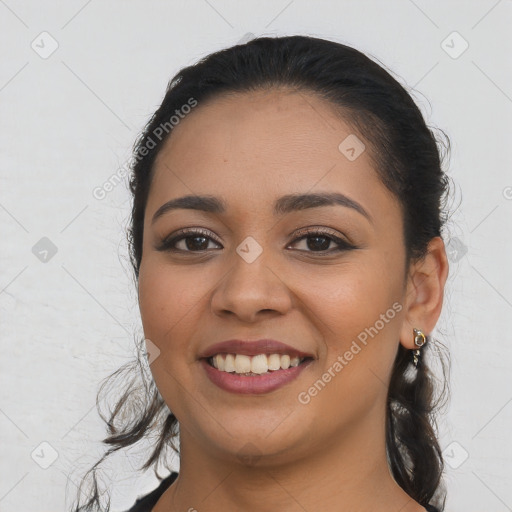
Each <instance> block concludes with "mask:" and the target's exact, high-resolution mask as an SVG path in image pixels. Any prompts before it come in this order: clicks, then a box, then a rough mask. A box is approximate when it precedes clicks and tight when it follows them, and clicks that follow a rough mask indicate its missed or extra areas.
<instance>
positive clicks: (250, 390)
mask: <svg viewBox="0 0 512 512" xmlns="http://www.w3.org/2000/svg"><path fill="white" fill-rule="evenodd" d="M311 362H312V359H308V360H306V361H304V362H303V363H302V364H299V365H298V366H291V367H290V368H287V369H286V370H283V369H281V370H275V371H271V372H268V373H264V374H262V375H255V376H248V377H244V376H242V375H238V374H236V373H229V372H221V371H220V370H217V368H214V367H213V366H211V365H210V364H209V363H208V361H207V360H206V359H201V364H202V365H203V368H204V369H205V371H206V375H208V377H209V379H210V380H211V381H212V382H213V383H214V384H216V385H217V386H218V387H219V388H221V389H223V390H224V391H229V392H231V393H241V394H261V393H269V392H270V391H274V390H275V389H279V388H280V387H281V386H284V385H285V384H287V383H288V382H290V381H292V380H293V379H296V378H297V377H298V375H299V374H300V373H301V372H302V370H304V369H305V368H306V367H307V366H309V363H311Z"/></svg>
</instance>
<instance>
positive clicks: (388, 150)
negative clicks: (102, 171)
mask: <svg viewBox="0 0 512 512" xmlns="http://www.w3.org/2000/svg"><path fill="white" fill-rule="evenodd" d="M272 87H286V88H293V89H295V90H298V91H305V92H313V93H315V94H317V95H318V96H320V97H321V98H324V99H326V100H327V101H329V102H330V103H331V105H332V106H333V109H335V111H336V112H338V113H339V115H340V116H342V117H343V118H344V120H345V121H346V122H347V123H348V124H349V125H350V126H351V127H352V128H353V129H354V131H355V132H356V133H358V134H359V135H360V136H361V138H363V139H364V140H365V141H366V142H368V144H369V145H370V148H371V151H370V155H371V157H372V158H373V162H374V166H375V169H376V171H377V172H378V174H379V176H380V178H381V180H382V182H383V183H384V184H385V185H386V187H387V188H388V189H389V190H390V192H391V193H393V194H394V195H395V197H396V198H397V199H398V200H399V202H400V204H401V207H402V211H403V219H404V239H405V245H406V256H407V258H406V260H407V265H409V263H410V262H411V261H412V260H415V259H418V258H421V257H422V256H424V255H425V253H426V250H427V245H428V243H429V241H430V240H431V239H432V238H433V237H436V236H440V235H441V229H442V227H443V224H444V223H445V220H446V218H445V213H444V208H443V206H444V202H443V201H444V199H445V196H446V193H447V190H448V179H447V177H446V175H445V173H444V172H443V170H442V166H441V160H442V158H441V156H440V154H441V151H440V149H441V147H440V146H443V144H442V143H441V141H439V140H437V139H436V137H435V136H434V134H433V131H432V130H431V129H429V128H428V127H427V125H426V124H425V120H424V118H423V116H422V114H421V112H420V110H419V108H418V107H417V105H416V104H415V102H414V101H413V99H412V97H411V96H410V94H409V93H408V92H407V91H406V90H405V88H404V87H403V86H402V85H401V84H400V83H399V82H398V81H397V80H396V79H395V78H393V77H392V76H391V74H390V73H389V72H388V71H386V70H385V69H384V67H383V66H381V65H378V64H377V63H376V62H374V61H373V60H371V59H370V58H369V57H367V56H366V55H364V54H363V53H361V52H359V51H358V50H356V49H354V48H351V47H349V46H346V45H343V44H340V43H337V42H333V41H328V40H324V39H319V38H314V37H308V36H287V37H261V38H256V39H253V40H251V41H249V42H248V43H246V44H240V45H236V46H233V47H230V48H227V49H224V50H221V51H218V52H215V53H212V54H211V55H208V56H207V57H205V58H203V59H202V60H200V61H199V62H198V63H196V64H194V65H192V66H189V67H186V68H184V69H182V70H181V71H179V72H178V73H177V75H176V76H175V77H174V78H172V80H171V81H170V83H169V86H168V88H167V92H166V94H165V97H164V99H163V101H162V103H161V105H160V107H159V108H158V109H157V110H156V112H155V113H154V114H153V116H152V117H151V119H150V120H149V122H148V123H147V125H146V126H145V128H144V130H143V132H142V134H141V135H140V137H139V138H138V140H137V141H136V144H135V146H134V158H133V160H132V166H131V167H132V174H131V177H130V183H129V186H130V191H131V193H132V195H133V206H132V215H131V225H130V227H129V229H128V233H127V234H128V241H129V248H130V259H131V264H132V266H133V271H134V275H135V279H136V280H138V275H139V267H140V263H141V259H142V239H143V225H144V213H145V208H146V203H147V199H148V193H149V189H150V185H151V180H152V172H153V163H154V161H155V158H156V156H157V155H158V154H159V151H160V149H161V148H162V147H163V145H164V143H165V142H166V140H167V138H168V137H169V136H171V134H172V126H170V125H171V124H172V123H170V121H169V120H170V119H171V118H172V117H173V116H174V117H175V119H176V120H178V118H177V117H176V115H177V114H179V113H180V112H185V113H186V111H185V110H184V109H183V106H184V105H191V104H192V103H191V99H192V101H194V102H196V104H198V105H199V108H200V106H201V104H204V103H205V102H206V101H207V100H208V99H212V98H215V97H218V96H219V95H220V94H222V93H225V92H226V93H233V92H250V91H256V90H262V89H269V88H272ZM179 117H182V116H179ZM178 122H179V120H178ZM162 127H164V130H162ZM164 132H165V134H164ZM442 133H443V135H444V132H442ZM445 141H446V144H445V145H444V146H443V147H444V149H445V150H446V151H447V152H448V151H449V148H450V144H449V139H448V137H447V136H446V135H445ZM438 145H439V147H438ZM148 148H150V149H148ZM433 341H434V340H431V339H428V342H427V344H426V345H425V346H424V348H423V349H422V357H421V358H420V363H419V366H418V369H417V370H414V371H413V373H412V377H411V372H410V370H411V352H410V351H409V350H407V349H405V348H404V347H403V346H402V345H401V344H400V345H399V348H398V352H397V355H396V359H395V362H394V366H393V369H392V376H391V382H390V387H389V392H388V401H387V418H386V449H387V455H388V464H389V466H390V469H391V472H392V475H393V477H394V479H395V480H396V482H397V483H398V484H399V485H400V486H401V487H402V488H403V489H404V490H405V491H406V492H407V493H408V494H409V495H410V496H411V497H412V498H414V499H415V500H416V501H417V502H418V503H420V504H421V505H422V506H426V505H427V504H433V505H435V506H437V507H438V508H439V510H441V511H442V510H443V509H444V502H445V491H444V489H443V485H442V473H443V459H442V455H441V449H440V446H439V443H438V440H437V437H436V430H437V426H436V414H435V413H437V411H438V407H439V405H440V400H441V398H442V397H443V396H445V394H446V391H447V379H446V372H445V370H446V366H445V363H443V361H442V357H439V353H438V354H437V356H436V360H440V361H441V363H442V367H443V374H444V376H445V379H444V386H443V389H442V392H441V393H440V394H439V399H438V400H437V401H436V400H435V390H436V388H435V386H434V378H433V374H432V372H431V371H430V369H429V367H428V365H427V361H428V358H429V355H430V352H431V350H432V342H433ZM143 342H144V340H140V342H139V344H138V349H139V357H138V358H137V359H136V360H135V361H132V362H130V363H128V364H127V365H125V366H124V367H122V368H121V369H119V370H118V371H116V372H115V373H114V374H113V375H111V376H110V377H109V378H108V380H106V381H105V382H104V383H103V385H102V386H101V388H100V391H99V393H98V400H97V401H98V404H99V403H100V401H102V397H103V392H104V391H107V390H108V389H109V388H110V391H111V389H112V388H113V387H117V385H118V384H119V388H120V389H124V392H123V393H122V396H121V397H119V398H118V399H117V400H116V402H115V405H114V407H113V408H112V409H110V410H109V411H108V413H107V414H106V415H105V414H104V413H102V411H101V409H100V407H98V410H99V413H100V415H101V417H102V418H103V420H104V421H105V422H106V424H107V427H108V437H106V438H105V439H104V440H103V442H104V443H105V444H106V445H108V446H109V449H108V450H107V451H106V453H105V454H104V455H103V457H102V458H101V459H100V460H99V461H98V462H97V463H96V464H95V465H94V466H93V467H92V468H91V469H90V470H89V471H88V472H87V474H86V475H85V477H84V479H83V481H82V483H81V486H80V489H79V495H78V497H79V500H78V504H77V505H76V508H74V509H73V510H74V511H77V512H78V511H90V510H109V508H110V502H109V503H108V504H107V505H105V506H104V508H102V505H101V503H100V494H102V493H101V492H100V490H99V488H98V480H97V475H96V472H97V470H98V467H99V465H100V464H101V463H102V462H103V461H104V459H105V458H106V457H108V456H109V455H111V454H112V453H113V452H116V451H117V450H120V449H122V448H127V447H129V446H130V445H133V444H134V443H137V442H138V441H140V440H142V439H143V438H144V439H145V438H148V437H149V436H150V435H152V436H153V438H154V442H153V444H152V449H151V450H150V452H148V456H147V460H146V461H145V463H144V464H143V465H142V467H141V468H140V469H141V470H146V469H149V468H151V467H154V468H155V472H157V468H158V464H159V463H160V462H162V463H163V464H164V466H165V467H166V468H167V469H168V470H170V468H169V467H168V466H167V465H166V453H167V449H168V448H171V449H173V450H175V451H176V452H177V453H179V449H178V446H177V445H176V443H175V440H176V439H177V436H178V422H177V420H176V418H175V416H174V415H173V414H172V412H171V411H170V410H169V409H168V408H167V405H166V404H165V403H164V401H163V399H162V397H161V396H160V393H159V392H158V390H157V388H156V386H155V383H154V381H153V379H152V378H151V376H150V374H149V372H148V370H147V364H144V361H143V357H142V356H141V355H140V354H142V353H143V350H144V349H143V346H142V344H143ZM107 386H108V387H107ZM110 391H109V392H110ZM157 474H158V473H157ZM89 476H90V477H92V485H91V486H89V490H88V491H87V492H84V490H83V486H84V485H85V482H86V480H87V478H88V477H89ZM82 494H83V495H85V496H86V500H85V502H84V503H83V504H82V505H81V504H80V503H81V502H83V501H84V500H83V496H82Z"/></svg>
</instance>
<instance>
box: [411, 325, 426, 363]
mask: <svg viewBox="0 0 512 512" xmlns="http://www.w3.org/2000/svg"><path fill="white" fill-rule="evenodd" d="M412 332H413V333H414V344H415V345H416V346H417V347H422V346H423V345H425V342H426V341H427V337H426V336H425V334H424V333H423V331H421V329H416V328H413V330H412ZM412 354H413V361H412V362H413V364H414V367H415V368H418V361H419V357H420V349H419V348H417V349H416V350H413V352H412Z"/></svg>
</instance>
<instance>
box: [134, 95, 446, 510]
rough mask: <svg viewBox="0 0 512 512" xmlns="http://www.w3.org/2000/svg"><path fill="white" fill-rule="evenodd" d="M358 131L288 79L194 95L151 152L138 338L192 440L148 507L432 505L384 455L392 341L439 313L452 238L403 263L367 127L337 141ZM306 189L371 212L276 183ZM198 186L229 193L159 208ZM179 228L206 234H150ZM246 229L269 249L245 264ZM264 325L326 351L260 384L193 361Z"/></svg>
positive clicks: (427, 326)
mask: <svg viewBox="0 0 512 512" xmlns="http://www.w3.org/2000/svg"><path fill="white" fill-rule="evenodd" d="M353 133H355V132H354V130H353V129H352V128H351V127H350V126H349V125H348V124H347V123H345V122H344V121H343V120H341V119H340V117H339V116H338V115H336V113H335V112H334V110H333V108H332V105H330V104H329V103H327V102H325V100H322V99H320V98H318V97H316V96H315V95H313V94H308V93H305V92H297V91H292V90H287V89H284V88H281V89H279V90H276V89H274V90H268V91H259V92H251V93H237V94H230V95H224V96H222V97H217V98H215V99H213V100H211V101H209V102H207V103H204V104H200V105H198V106H197V107H196V108H195V109H194V110H193V111H192V112H191V113H190V114H189V115H188V116H187V117H186V118H185V119H183V120H182V121H180V124H179V125H177V126H176V127H175V128H174V129H173V133H172V136H171V137H170V138H169V139H168V141H167V142H166V145H165V146H164V148H163V150H162V151H161V152H160V154H159V155H158V158H157V160H156V162H155V174H154V178H153V182H152V185H151V189H150V193H149V197H148V203H147V208H146V213H145V221H144V240H143V257H142V262H141V267H140V274H139V305H140V311H141V317H142V323H143V327H144V334H145V337H146V338H147V339H149V340H151V341H152V343H154V344H155V345H156V346H157V347H158V349H159V350H160V354H159V355H158V357H156V359H155V360H154V362H152V364H151V370H152V373H153V376H154V378H155V382H156V384H157V387H158V389H159V391H160V393H161V395H162V397H163V399H164V400H165V402H166V403H167V405H168V406H169V408H170V409H171V410H172V411H173V413H174V414H175V415H176V417H177V418H178V420H179V423H180V429H181V439H180V444H181V457H180V474H179V477H178V479H177V480H176V481H175V483H174V484H173V485H172V486H171V487H169V489H168V490H167V491H166V492H165V493H164V494H163V495H162V497H161V498H160V500H159V501H158V503H157V505H156V506H155V507H154V509H153V511H154V512H164V511H166V512H169V511H178V510H179V511H187V510H190V509H192V510H193V509H196V510H197V511H200V512H208V511H218V510H224V511H237V510H244V511H258V512H267V511H268V512H270V511H275V510H280V511H282V512H292V511H293V512H295V511H304V510H307V511H313V510H323V511H327V512H329V511H334V510H336V511H339V510H340V509H343V510H350V511H353V512H357V511H367V510H375V511H380V512H388V511H389V512H391V511H393V512H398V511H400V512H419V511H424V510H425V509H424V508H423V507H421V506H420V505H419V504H418V503H417V502H415V501H414V500H413V499H412V498H411V497H410V496H408V495H407V494H406V493H405V492H404V491H403V490H402V489H401V488H400V487H399V486H398V484H397V483H396V482H395V481H394V480H393V478H392V476H391V474H390V471H389V469H388V465H387V462H386V452H385V404H386V394H387V389H388V383H389V378H390V375H391V369H392V364H393V361H394V358H395V355H396V352H397V350H398V346H399V343H401V344H402V345H404V346H405V347H406V348H408V349H414V343H413V334H412V328H413V327H418V328H421V329H422V330H423V332H425V334H429V333H430V332H431V331H432V330H433V328H434V326H435V324H436V321H437V319H438V317H439V315H440V311H441V306H442V301H443V288H444V284H445V281H446V278H447V273H448V264H447V259H446V253H445V249H444V245H443V242H442V240H441V239H440V238H438V237H436V238H434V239H433V240H432V241H431V244H430V246H429V251H428V254H427V255H426V257H425V258H423V259H422V260H421V261H419V262H413V263H411V265H410V266H409V267H407V268H406V262H405V247H404V240H403V234H402V229H403V218H402V211H401V208H400V204H399V203H398V202H397V201H396V199H395V197H394V196H393V195H392V194H391V192H389V190H388V189H387V188H386V187H385V186H384V185H383V184H382V182H381V181H380V179H379V177H378V175H377V173H376V172H375V170H374V168H373V163H372V160H371V158H370V149H369V144H367V143H366V142H365V141H364V138H363V136H362V135H358V137H359V138H360V139H361V140H363V141H364V142H365V144H366V148H367V149H366V151H364V152H363V153H362V154H361V155H360V156H359V157H358V158H357V159H356V160H354V161H349V160H348V159H347V158H346V157H345V155H343V154H342V153H341V152H340V151H339V150H338V145H339V144H340V142H341V141H343V140H344V139H345V138H346V137H347V136H348V135H350V134H353ZM311 192H340V193H343V194H345V195H346V196H348V197H350V198H351V199H353V200H354V201H357V202H358V203H359V204H360V205H361V206H362V207H363V208H364V209H365V210H366V211H367V212H368V213H369V215H370V216H371V220H368V219H367V218H366V217H365V216H364V215H362V214H361V213H359V212H357V211H356V210H354V209H352V208H348V207H345V206H340V205H332V206H322V207H316V208H311V209H305V210H299V211H295V212H291V213H287V214H284V215H278V216H276V215H274V214H273V212H272V207H273V203H274V201H275V200H276V199H277V198H279V197H281V196H283V195H285V194H291V193H311ZM189 194H199V195H202V194H209V195H214V196H218V197H221V198H222V199H224V200H225V202H226V204H227V209H226V211H225V213H222V214H212V213H207V212H201V211H197V210H186V209H180V210H174V211H171V212H168V213H167V214H165V215H163V216H161V217H160V218H158V219H157V220H156V221H155V222H154V223H152V222H151V219H152V217H153V215H154V213H155V212H156V210H157V209H158V208H159V207H160V206H161V205H162V204H164V203H165V202H166V201H168V200H170V199H174V198H177V197H181V196H184V195H189ZM308 226H313V227H316V228H320V229H322V228H331V230H332V231H333V232H334V233H335V234H336V236H339V237H340V238H342V239H344V240H346V241H348V242H349V243H352V244H354V245H355V246H356V247H357V248H356V249H352V250H342V251H339V252H332V251H333V249H335V248H336V247H337V243H336V242H335V241H333V240H332V239H330V238H327V240H324V243H325V246H324V247H325V248H322V249H320V250H319V249H316V250H315V246H314V245H313V246H311V245H309V246H308V238H304V235H303V234H302V235H301V237H300V238H298V237H297V236H295V233H296V232H297V230H298V229H300V228H304V227H308ZM184 227H197V228H203V229H206V230H208V232H210V233H211V236H210V238H208V239H207V241H206V242H205V243H204V244H203V245H201V244H200V243H199V245H198V242H197V241H196V246H194V245H189V246H187V245H186V241H185V240H181V241H179V242H177V243H176V245H177V247H178V248H181V249H182V251H184V252H182V253H173V252H165V251H159V250H157V249H156V247H157V246H158V244H159V243H160V242H161V241H162V240H163V239H164V238H165V237H166V236H168V235H170V234H172V233H174V232H176V231H178V230H179V229H182V228H184ZM313 231H314V230H313ZM247 236H251V237H253V238H254V239H255V240H256V241H257V242H258V243H259V244H260V246H261V248H262V249H263V252H262V253H261V255H260V256H259V257H258V258H257V259H256V260H255V261H254V262H252V263H250V264H249V263H247V262H246V261H245V260H244V259H242V258H241V257H240V256H239V255H238V254H237V252H236V250H235V249H236V248H237V246H238V245H239V244H240V243H241V242H242V241H243V240H244V239H245V238H246V237H247ZM309 236H310V238H309V240H310V242H313V243H314V242H315V240H314V239H313V240H312V239H311V235H309ZM317 236H321V235H317ZM324 236H325V235H324ZM327 236H328V235H327ZM192 237H193V235H192ZM313 238H314V237H313ZM329 240H331V242H330V244H328V242H329ZM189 242H191V243H193V242H194V240H193V239H192V240H190V239H189ZM199 242H204V241H202V240H199ZM197 247H199V248H201V247H204V248H206V250H203V251H202V252H199V251H197V250H196V252H194V248H197ZM187 250H188V251H189V252H185V251H187ZM326 253H327V255H325V254H326ZM322 254H323V256H322ZM393 303H399V304H400V305H401V307H402V308H401V311H399V312H398V313H396V315H395V316H394V318H392V319H391V320H389V321H388V322H387V323H385V326H384V328H382V329H381V330H380V331H379V332H378V334H377V335H375V336H374V337H373V338H369V341H368V343H367V345H361V346H362V350H361V351H360V352H359V353H357V355H354V357H353V359H352V360H351V361H349V362H348V364H347V365H346V366H344V367H343V369H342V370H341V371H339V372H338V373H336V376H335V377H334V378H332V379H331V381H330V382H329V383H328V384H327V385H326V386H325V387H324V388H323V389H322V390H321V392H319V393H318V394H317V395H316V396H314V397H313V398H311V401H310V402H309V403H308V404H303V403H300V402H299V401H298V399H297V397H298V395H299V393H300V392H304V391H307V390H308V389H309V388H310V387H311V385H312V384H313V383H314V382H315V381H317V380H318V379H321V378H322V375H323V374H324V373H325V372H327V371H328V370H329V368H331V367H332V366H333V363H334V362H335V361H336V359H337V357H338V356H343V355H344V354H345V352H346V351H347V350H348V349H349V348H350V346H351V344H352V342H353V340H356V339H357V336H358V334H360V333H361V332H362V331H364V329H365V328H367V327H369V326H374V325H375V323H376V321H377V320H378V319H379V318H381V316H380V315H381V314H385V313H386V311H387V310H389V309H390V308H392V305H393ZM265 337H268V338H273V339H277V340H280V341H283V342H285V343H288V344H289V345H291V346H293V347H296V348H298V349H300V350H303V351H305V352H309V353H312V354H313V355H314V358H315V360H314V361H313V363H312V364H311V365H310V366H309V367H308V368H306V369H305V370H304V371H303V372H302V373H301V374H300V375H299V376H298V378H296V379H295V380H293V381H292V382H289V383H287V384H286V385H285V386H284V387H282V388H280V389H277V390H275V391H273V392H270V393H267V394H263V395H239V394H234V393H229V392H226V391H224V390H221V389H220V388H218V387H217V386H215V385H214V384H213V383H212V382H211V381H210V380H209V379H208V377H207V376H206V374H205V372H204V369H203V368H202V367H201V365H200V363H199V360H198V354H199V353H200V352H201V351H204V350H205V349H206V348H207V347H208V346H210V345H212V344H214V343H217V342H219V341H223V340H226V339H231V338H239V339H259V338H265ZM411 357H412V353H411ZM331 371H332V370H331ZM248 378H250V377H248ZM241 453H244V454H245V455H249V456H250V457H245V458H242V457H241V456H240V454H241ZM251 456H252V457H251Z"/></svg>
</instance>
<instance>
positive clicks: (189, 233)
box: [157, 228, 220, 252]
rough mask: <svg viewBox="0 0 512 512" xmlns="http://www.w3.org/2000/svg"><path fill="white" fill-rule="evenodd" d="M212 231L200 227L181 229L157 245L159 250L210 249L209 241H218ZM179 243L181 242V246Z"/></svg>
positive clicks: (196, 250) (199, 250) (193, 250)
mask: <svg viewBox="0 0 512 512" xmlns="http://www.w3.org/2000/svg"><path fill="white" fill-rule="evenodd" d="M211 235H212V234H211V232H210V231H207V230H205V229H200V228H185V229H181V230H180V231H179V232H178V233H177V234H175V235H173V236H170V237H167V238H165V239H164V240H163V241H162V243H161V244H160V245H159V246H158V247H157V250H158V251H169V252H203V251H206V250H208V245H209V242H215V243H216V244H218V245H220V243H219V242H216V241H215V240H214V239H213V237H212V236H211ZM177 244H181V247H179V246H178V245H177Z"/></svg>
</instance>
